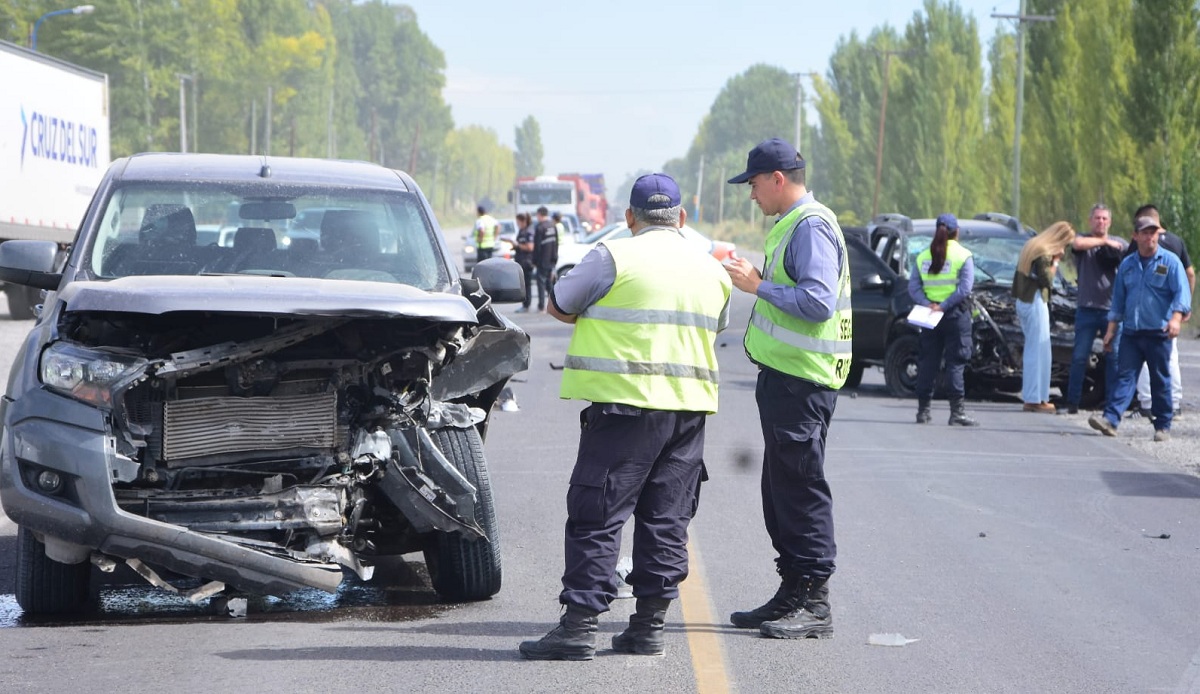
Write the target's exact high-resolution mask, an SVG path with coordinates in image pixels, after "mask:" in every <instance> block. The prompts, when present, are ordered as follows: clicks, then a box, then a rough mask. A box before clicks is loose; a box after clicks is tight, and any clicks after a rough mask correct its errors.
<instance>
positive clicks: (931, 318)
mask: <svg viewBox="0 0 1200 694" xmlns="http://www.w3.org/2000/svg"><path fill="white" fill-rule="evenodd" d="M942 315H943V313H942V312H941V311H934V310H933V309H931V308H929V307H928V306H922V305H920V304H917V305H916V306H913V308H912V310H911V311H909V312H908V322H909V323H912V324H913V325H915V326H917V327H918V328H936V327H937V324H938V321H940V320H941V319H942Z"/></svg>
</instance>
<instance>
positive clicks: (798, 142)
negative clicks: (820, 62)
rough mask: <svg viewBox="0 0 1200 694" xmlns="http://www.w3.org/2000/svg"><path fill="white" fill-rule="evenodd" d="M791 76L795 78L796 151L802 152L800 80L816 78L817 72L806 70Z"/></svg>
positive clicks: (802, 85)
mask: <svg viewBox="0 0 1200 694" xmlns="http://www.w3.org/2000/svg"><path fill="white" fill-rule="evenodd" d="M792 77H794V78H796V151H798V152H800V154H801V155H803V154H804V84H803V83H801V82H800V79H801V78H802V77H808V78H810V79H813V78H816V77H817V73H816V72H813V71H811V70H810V71H808V72H793V73H792Z"/></svg>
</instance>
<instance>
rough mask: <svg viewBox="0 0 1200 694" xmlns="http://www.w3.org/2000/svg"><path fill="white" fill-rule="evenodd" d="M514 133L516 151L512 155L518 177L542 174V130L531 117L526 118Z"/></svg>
mask: <svg viewBox="0 0 1200 694" xmlns="http://www.w3.org/2000/svg"><path fill="white" fill-rule="evenodd" d="M514 130H515V131H516V145H517V151H516V152H515V153H514V154H513V157H514V159H515V165H516V170H517V175H518V176H537V175H538V174H540V173H542V154H543V153H542V128H541V126H539V125H538V122H537V119H536V118H534V117H533V116H526V117H525V120H523V121H521V124H520V125H518V126H517V127H516V128H514Z"/></svg>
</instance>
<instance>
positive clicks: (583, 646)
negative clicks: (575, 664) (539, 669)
mask: <svg viewBox="0 0 1200 694" xmlns="http://www.w3.org/2000/svg"><path fill="white" fill-rule="evenodd" d="M598 614H599V613H598V612H595V611H593V610H589V609H588V608H586V607H580V606H579V605H567V611H566V612H564V613H563V616H562V619H561V620H559V622H558V626H556V627H554V628H553V629H551V630H550V633H549V634H546V635H545V636H543V637H542V638H540V639H538V640H537V641H523V642H521V648H520V650H521V655H523V656H525V657H526V658H528V659H529V660H591V659H592V658H593V657H595V655H596V629H597V628H598V627H599V623H600V620H599V619H598V618H597V615H598Z"/></svg>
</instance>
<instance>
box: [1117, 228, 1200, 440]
mask: <svg viewBox="0 0 1200 694" xmlns="http://www.w3.org/2000/svg"><path fill="white" fill-rule="evenodd" d="M1138 217H1150V218H1151V219H1153V220H1154V221H1155V222H1157V223H1158V224H1160V225H1161V224H1162V219H1161V218H1160V217H1159V215H1158V208H1157V207H1155V206H1154V205H1152V204H1151V205H1142V206H1141V207H1139V208H1138V210H1137V212H1134V213H1133V218H1134V220H1135V221H1136V220H1137V218H1138ZM1158 245H1159V247H1160V248H1164V249H1166V250H1168V251H1171V252H1172V253H1174V254H1175V255H1177V256H1179V260H1181V261H1183V271H1184V272H1186V273H1187V278H1188V288H1189V289H1190V291H1191V293H1192V294H1193V295H1195V293H1196V269H1195V268H1193V267H1192V258H1191V256H1189V255H1188V250H1187V244H1185V243H1184V242H1183V239H1181V238H1179V237H1178V236H1176V235H1175V234H1172V233H1171V232H1169V231H1167V230H1166V229H1161V230H1160V231H1159V233H1158ZM1136 252H1137V238H1136V235H1135V236H1134V238H1133V240H1132V241H1130V242H1129V249H1128V250H1127V251H1126V252H1125V255H1129V254H1130V253H1136ZM1190 317H1191V316H1188V318H1190ZM1184 320H1187V318H1185V319H1184ZM1169 368H1170V371H1171V409H1172V410H1173V411H1175V412H1178V411H1179V408H1180V406H1181V405H1182V404H1183V378H1182V376H1181V374H1180V372H1179V345H1178V343H1177V342H1176V340H1174V339H1172V340H1171V361H1170V366H1169ZM1137 399H1138V404H1139V405H1140V407H1141V413H1142V416H1144V417H1148V416H1149V415H1150V410H1151V402H1150V401H1151V398H1150V372H1149V370H1148V369H1147V368H1146V367H1145V366H1143V367H1142V373H1141V375H1139V376H1138V380H1137Z"/></svg>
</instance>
